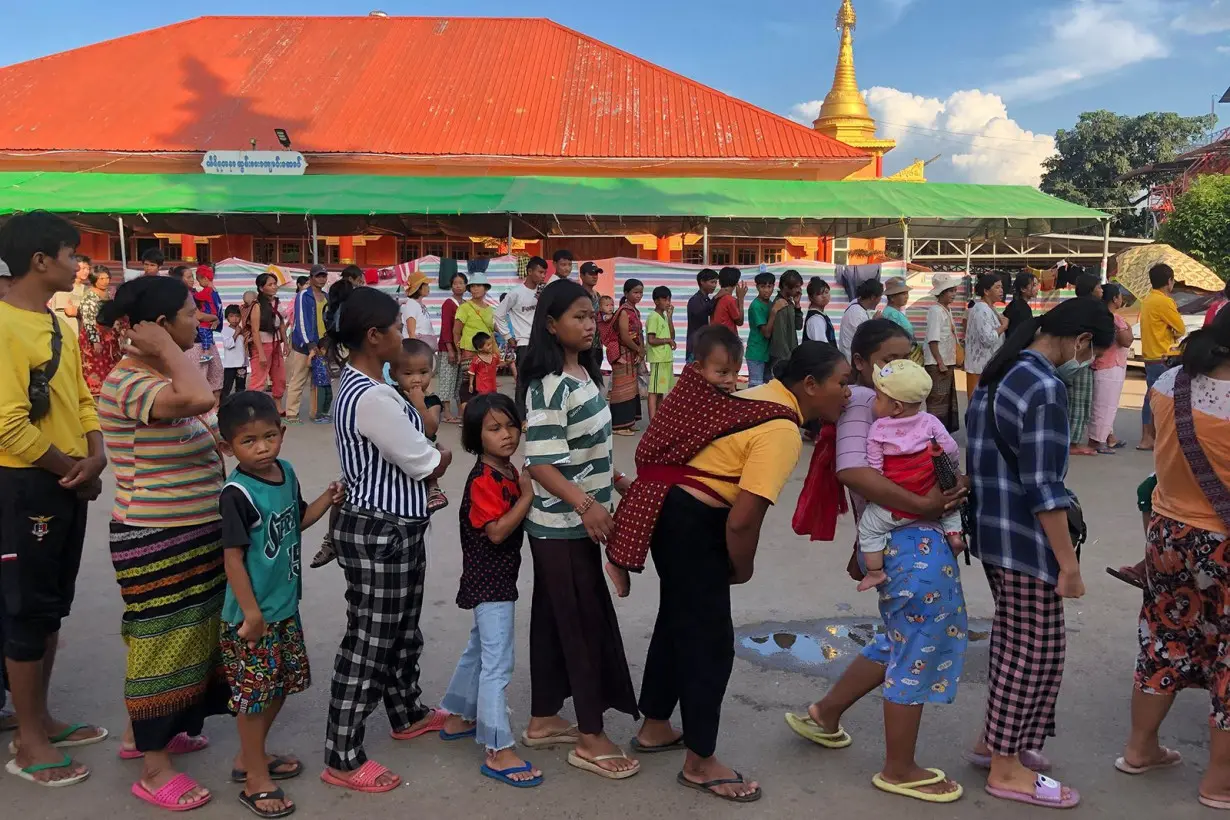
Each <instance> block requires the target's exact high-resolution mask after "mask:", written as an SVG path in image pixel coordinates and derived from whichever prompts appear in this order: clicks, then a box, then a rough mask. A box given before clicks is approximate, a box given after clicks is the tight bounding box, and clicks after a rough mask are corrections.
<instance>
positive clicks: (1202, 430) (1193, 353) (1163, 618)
mask: <svg viewBox="0 0 1230 820" xmlns="http://www.w3.org/2000/svg"><path fill="white" fill-rule="evenodd" d="M1182 361H1183V363H1182V366H1181V367H1177V368H1174V369H1172V370H1168V371H1166V372H1165V373H1164V374H1162V376H1161V377H1159V378H1158V380H1157V382H1156V383H1155V384H1154V385H1153V393H1152V402H1153V408H1152V409H1153V413H1154V417H1155V418H1156V419H1157V447H1156V449H1155V450H1154V462H1155V464H1156V467H1157V488H1156V489H1155V490H1154V491H1153V517H1152V519H1151V520H1150V523H1149V534H1148V548H1147V552H1146V556H1145V567H1146V568H1145V596H1144V605H1143V606H1142V607H1141V610H1140V654H1139V656H1138V657H1137V660H1136V689H1135V691H1134V692H1133V693H1132V730H1131V734H1130V735H1129V736H1128V742H1127V746H1126V747H1125V748H1124V751H1123V756H1122V757H1120V758H1119V759H1118V760H1117V761H1116V762H1115V766H1116V768H1118V769H1119V770H1120V771H1122V772H1126V773H1127V774H1143V773H1145V772H1148V771H1152V770H1154V769H1163V768H1168V767H1170V766H1175V765H1178V763H1179V762H1180V761H1181V758H1180V756H1179V753H1178V752H1175V751H1172V750H1170V749H1167V748H1165V747H1163V746H1162V745H1161V744H1160V743H1159V742H1158V731H1159V729H1160V728H1161V725H1162V721H1164V720H1165V719H1166V714H1167V712H1169V711H1170V707H1171V705H1173V704H1174V698H1175V695H1176V694H1177V693H1178V692H1179V691H1181V690H1183V689H1205V690H1207V691H1208V693H1209V697H1210V699H1211V701H1212V709H1211V714H1210V718H1209V727H1210V729H1209V734H1210V736H1211V737H1210V743H1209V765H1208V768H1207V769H1206V770H1205V772H1204V776H1203V778H1202V779H1201V781H1200V791H1199V794H1198V799H1199V800H1200V802H1201V803H1203V804H1204V805H1206V806H1209V807H1211V808H1216V809H1230V709H1228V708H1227V704H1228V699H1227V690H1228V689H1230V684H1228V682H1230V672H1228V671H1227V670H1228V669H1230V627H1228V626H1227V622H1226V617H1225V607H1226V603H1225V601H1226V585H1227V582H1228V581H1230V558H1228V557H1227V555H1226V543H1227V540H1226V539H1227V536H1228V535H1230V489H1227V485H1228V484H1230V311H1224V310H1223V311H1222V312H1220V313H1219V314H1217V317H1216V318H1215V319H1214V321H1213V324H1212V325H1210V326H1209V327H1207V328H1204V329H1202V330H1198V331H1196V332H1195V333H1193V334H1192V335H1191V336H1190V337H1188V340H1187V343H1186V344H1185V345H1184V347H1183V359H1182Z"/></svg>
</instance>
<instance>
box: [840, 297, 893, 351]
mask: <svg viewBox="0 0 1230 820" xmlns="http://www.w3.org/2000/svg"><path fill="white" fill-rule="evenodd" d="M883 296H884V283H882V282H881V281H880V280H879V279H868V280H867V281H865V282H860V283H859V286H858V290H856V291H855V292H854V301H853V302H851V303H850V304H849V306H848V307H847V308H846V312H845V313H843V314H841V327H839V328H837V347H838V348H840V349H841V354H842V355H843V356H845V357H846V361H847V362H848V361H850V346H851V345H853V344H854V333H855V331H857V330H858V326H859V325H861V324H862V323H863V322H865V321H867V320H868V319H870V318H871V317H872V316H873V315H874V314H875V309H876V306H877V305H879V304H880V299H881V298H883Z"/></svg>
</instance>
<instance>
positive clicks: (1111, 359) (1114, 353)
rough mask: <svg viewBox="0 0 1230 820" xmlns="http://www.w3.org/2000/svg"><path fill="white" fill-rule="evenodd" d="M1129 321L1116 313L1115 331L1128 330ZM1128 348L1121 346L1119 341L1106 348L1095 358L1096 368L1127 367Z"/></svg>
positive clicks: (1094, 367)
mask: <svg viewBox="0 0 1230 820" xmlns="http://www.w3.org/2000/svg"><path fill="white" fill-rule="evenodd" d="M1127 327H1128V323H1127V322H1126V321H1125V320H1124V319H1123V317H1122V316H1119V315H1117V314H1116V315H1115V332H1116V333H1118V332H1119V331H1120V330H1127ZM1127 357H1128V349H1127V348H1126V347H1120V346H1119V343H1118V342H1115V343H1114V344H1112V345H1111V346H1110V347H1108V348H1106V352H1105V353H1103V354H1102V355H1101V356H1098V357H1097V358H1096V359H1094V360H1093V369H1094V370H1110V369H1111V368H1112V367H1127Z"/></svg>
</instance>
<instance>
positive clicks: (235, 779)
mask: <svg viewBox="0 0 1230 820" xmlns="http://www.w3.org/2000/svg"><path fill="white" fill-rule="evenodd" d="M291 765H293V766H294V767H295V768H293V769H291V770H290V771H288V772H275V771H274V769H277V768H279V767H281V766H291ZM301 774H303V761H301V760H291V759H290V758H287V757H282V756H281V755H278V756H277V757H275V758H274V759H273V760H270V761H269V777H270V779H272V780H292V779H294V778H296V777H298V776H299V775H301ZM231 782H232V783H246V782H248V773H247V772H245V771H243V770H242V769H231ZM264 799H266V800H269V799H271V798H264ZM277 816H278V817H281V816H282V815H277Z"/></svg>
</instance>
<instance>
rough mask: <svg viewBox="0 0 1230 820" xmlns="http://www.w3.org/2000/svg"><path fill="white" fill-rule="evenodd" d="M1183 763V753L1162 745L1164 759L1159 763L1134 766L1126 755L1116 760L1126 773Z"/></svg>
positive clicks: (1116, 763) (1116, 766)
mask: <svg viewBox="0 0 1230 820" xmlns="http://www.w3.org/2000/svg"><path fill="white" fill-rule="evenodd" d="M1182 763H1183V755H1181V754H1179V753H1178V752H1176V751H1175V750H1174V749H1167V748H1166V747H1165V746H1163V747H1162V760H1161V761H1160V762H1158V763H1150V764H1148V765H1147V766H1133V765H1132V764H1131V763H1128V762H1127V758H1126V757H1121V758H1119V759H1118V760H1116V761H1115V768H1116V769H1118V770H1119V771H1121V772H1123V773H1124V774H1145V773H1146V772H1153V771H1157V770H1158V769H1169V768H1172V767H1174V766H1178V765H1180V764H1182Z"/></svg>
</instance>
